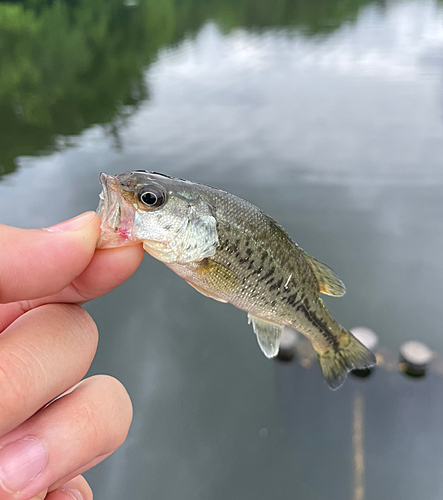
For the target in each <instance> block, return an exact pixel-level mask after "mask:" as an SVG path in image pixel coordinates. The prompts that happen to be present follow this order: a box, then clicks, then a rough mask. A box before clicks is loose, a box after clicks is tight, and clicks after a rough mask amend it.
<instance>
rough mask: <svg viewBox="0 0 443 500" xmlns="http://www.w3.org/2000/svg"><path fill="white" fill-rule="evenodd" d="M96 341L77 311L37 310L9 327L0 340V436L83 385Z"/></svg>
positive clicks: (89, 325)
mask: <svg viewBox="0 0 443 500" xmlns="http://www.w3.org/2000/svg"><path fill="white" fill-rule="evenodd" d="M97 340H98V333H97V327H96V326H95V323H94V322H93V320H92V318H91V317H90V316H89V315H88V314H87V312H86V311H84V310H83V309H82V308H81V307H79V306H76V305H68V304H48V305H44V306H40V307H38V308H36V309H33V310H31V311H29V312H28V313H26V314H24V315H23V316H21V317H20V318H19V319H18V320H17V321H15V322H14V323H13V324H12V325H10V326H9V327H8V328H7V329H6V330H5V331H4V332H3V333H2V334H1V335H0V391H1V395H2V397H1V398H0V416H1V418H0V436H1V435H3V434H5V433H6V432H8V431H10V430H11V429H13V428H15V427H17V426H18V425H19V424H21V423H22V422H24V421H25V420H26V419H27V418H29V417H30V416H31V415H33V414H34V413H35V412H36V411H37V410H38V409H39V408H41V407H42V406H44V405H45V404H46V403H48V402H49V401H51V400H52V399H53V398H55V397H56V396H58V395H59V394H61V393H62V392H64V391H65V390H66V389H68V388H69V387H72V386H73V385H74V384H76V383H77V382H78V381H79V380H81V379H82V378H83V377H84V375H85V374H86V372H87V370H88V368H89V366H90V364H91V363H92V359H93V357H94V354H95V351H96V348H97Z"/></svg>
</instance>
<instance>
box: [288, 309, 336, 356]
mask: <svg viewBox="0 0 443 500" xmlns="http://www.w3.org/2000/svg"><path fill="white" fill-rule="evenodd" d="M297 310H298V311H301V312H302V313H303V314H304V315H305V317H306V319H307V320H308V321H309V322H310V323H311V324H312V325H314V326H315V327H316V328H318V329H319V330H320V331H321V334H322V335H323V337H325V339H326V340H327V341H328V342H329V344H330V345H332V348H333V349H334V351H335V352H338V350H339V345H340V344H339V341H338V340H337V338H336V336H335V335H334V334H333V333H331V332H330V331H329V330H328V327H327V326H326V324H325V323H324V322H323V321H322V320H321V319H320V318H318V317H317V316H315V314H311V313H310V311H309V309H308V308H307V307H306V304H303V303H301V304H300V305H299V306H298V307H297Z"/></svg>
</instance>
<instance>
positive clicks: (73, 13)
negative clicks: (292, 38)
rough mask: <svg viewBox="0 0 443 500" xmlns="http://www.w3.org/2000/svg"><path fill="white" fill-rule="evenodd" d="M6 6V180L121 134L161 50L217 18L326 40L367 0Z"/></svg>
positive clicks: (2, 110)
mask: <svg viewBox="0 0 443 500" xmlns="http://www.w3.org/2000/svg"><path fill="white" fill-rule="evenodd" d="M125 1H126V2H127V3H126V5H125V3H124V0H53V1H49V0H47V1H44V0H22V1H16V2H6V3H5V2H1V0H0V175H1V174H2V173H5V172H10V171H13V170H14V169H15V158H17V157H18V156H23V155H35V154H38V153H42V152H43V153H44V152H46V151H49V150H52V149H54V148H55V144H56V143H57V137H60V136H73V135H77V134H80V133H81V132H82V131H83V130H85V129H87V128H88V127H90V126H91V125H94V124H103V125H104V126H109V127H110V128H115V127H118V124H119V123H120V122H121V120H122V119H123V118H124V117H125V116H126V115H127V114H128V113H131V112H133V111H134V110H135V109H137V105H138V104H139V103H140V102H141V101H142V100H144V99H147V98H148V89H147V88H146V85H145V83H144V79H143V73H144V71H145V70H146V68H147V67H148V66H149V64H150V63H151V62H152V61H153V59H155V57H156V54H157V53H158V50H159V48H160V47H162V46H164V45H168V44H174V43H177V42H178V41H179V40H181V39H182V38H183V37H184V36H185V35H192V34H193V33H195V32H196V31H197V30H198V29H199V28H200V27H201V26H202V24H203V23H205V22H206V21H207V20H209V19H212V20H214V21H215V22H216V23H218V24H219V26H220V27H222V29H224V30H225V31H229V30H231V29H233V28H234V27H237V26H244V27H247V28H248V29H251V30H252V29H256V30H260V29H264V28H267V27H269V26H294V27H298V28H301V29H303V30H304V31H305V32H306V33H308V34H317V33H323V32H328V31H330V30H331V29H333V28H335V27H336V26H338V25H339V24H340V23H342V22H343V21H345V20H350V19H353V18H354V17H355V16H356V13H357V11H358V8H359V7H360V6H361V5H362V4H365V3H367V2H368V0H292V1H290V0H139V1H140V3H139V4H137V5H134V6H129V4H128V0H125Z"/></svg>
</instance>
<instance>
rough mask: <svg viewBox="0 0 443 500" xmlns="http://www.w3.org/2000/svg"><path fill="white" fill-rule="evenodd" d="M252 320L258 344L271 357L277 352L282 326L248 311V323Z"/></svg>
mask: <svg viewBox="0 0 443 500" xmlns="http://www.w3.org/2000/svg"><path fill="white" fill-rule="evenodd" d="M251 321H252V328H253V329H254V333H255V334H256V335H257V340H258V345H259V346H260V349H261V350H262V351H263V354H264V355H265V356H266V357H267V358H273V357H274V356H277V354H278V348H279V346H280V339H281V333H282V330H283V327H282V326H280V325H276V324H275V323H270V322H269V321H265V320H263V319H260V318H257V317H255V316H252V315H251V314H249V313H248V323H251Z"/></svg>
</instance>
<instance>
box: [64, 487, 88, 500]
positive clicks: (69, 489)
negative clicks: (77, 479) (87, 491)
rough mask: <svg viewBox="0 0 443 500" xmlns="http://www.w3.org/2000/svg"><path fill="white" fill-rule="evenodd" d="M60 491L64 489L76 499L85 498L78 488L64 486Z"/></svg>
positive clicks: (81, 499)
mask: <svg viewBox="0 0 443 500" xmlns="http://www.w3.org/2000/svg"><path fill="white" fill-rule="evenodd" d="M60 491H63V493H66V494H67V495H70V496H71V497H72V498H73V499H74V500H83V496H82V494H81V493H80V492H79V491H78V490H74V489H73V488H67V489H65V488H63V489H62V490H60Z"/></svg>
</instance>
